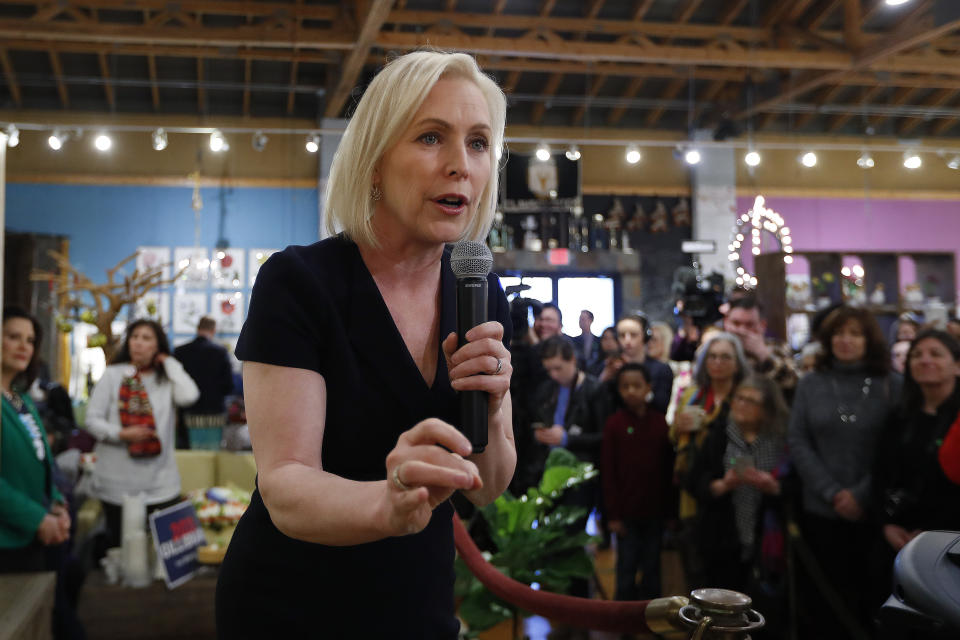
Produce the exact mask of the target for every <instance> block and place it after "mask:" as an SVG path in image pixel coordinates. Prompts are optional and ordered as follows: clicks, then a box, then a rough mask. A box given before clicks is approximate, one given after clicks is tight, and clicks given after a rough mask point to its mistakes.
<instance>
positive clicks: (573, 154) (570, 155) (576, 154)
mask: <svg viewBox="0 0 960 640" xmlns="http://www.w3.org/2000/svg"><path fill="white" fill-rule="evenodd" d="M564 155H566V156H567V160H569V161H570V162H576V161H577V160H579V159H580V149H578V148H577V145H572V146H571V147H570V148H569V149H567V153H566V154H564Z"/></svg>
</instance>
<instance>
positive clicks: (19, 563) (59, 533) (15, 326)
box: [0, 307, 70, 573]
mask: <svg viewBox="0 0 960 640" xmlns="http://www.w3.org/2000/svg"><path fill="white" fill-rule="evenodd" d="M39 339H40V325H39V324H38V323H37V321H36V320H35V319H34V318H32V317H31V316H30V315H29V314H27V313H26V312H25V311H23V310H21V309H16V308H12V307H8V308H6V309H4V311H3V352H2V377H0V383H2V387H3V416H2V423H0V573H13V572H23V571H44V570H46V569H47V568H48V567H47V556H48V554H47V553H46V547H50V546H53V545H59V544H61V543H63V542H65V541H66V540H67V537H68V536H69V533H70V515H69V514H68V512H67V509H66V506H65V505H64V504H63V497H62V496H61V495H60V492H59V491H57V488H56V485H55V484H54V481H53V465H54V462H53V455H52V453H51V452H50V445H49V443H48V441H47V434H46V431H44V428H43V423H42V422H41V421H40V416H39V415H38V414H37V409H36V407H34V405H33V402H31V400H30V397H29V395H27V393H26V390H27V389H28V388H29V387H30V384H31V383H32V382H33V380H34V378H35V377H36V374H37V369H38V368H39V367H38V364H39V363H38V360H39V358H38V356H37V343H38V342H39Z"/></svg>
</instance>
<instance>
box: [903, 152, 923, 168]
mask: <svg viewBox="0 0 960 640" xmlns="http://www.w3.org/2000/svg"><path fill="white" fill-rule="evenodd" d="M922 165H923V160H921V159H920V155H919V154H918V153H916V152H915V151H907V152H906V153H905V154H903V166H904V167H906V168H907V169H919V168H920V167H921V166H922Z"/></svg>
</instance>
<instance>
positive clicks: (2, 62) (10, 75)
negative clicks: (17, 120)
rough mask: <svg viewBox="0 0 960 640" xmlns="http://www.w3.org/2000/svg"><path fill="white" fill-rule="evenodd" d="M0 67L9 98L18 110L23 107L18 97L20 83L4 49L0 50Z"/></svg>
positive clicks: (19, 96)
mask: <svg viewBox="0 0 960 640" xmlns="http://www.w3.org/2000/svg"><path fill="white" fill-rule="evenodd" d="M0 66H2V67H3V77H4V78H5V79H6V81H7V89H8V90H9V91H10V97H11V98H13V104H14V105H16V107H17V108H18V109H19V108H20V107H21V106H22V105H23V101H22V98H21V95H20V83H19V82H18V81H17V72H16V71H15V70H14V68H13V63H11V62H10V55H9V54H8V53H7V50H6V49H3V48H0Z"/></svg>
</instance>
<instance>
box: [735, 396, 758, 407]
mask: <svg viewBox="0 0 960 640" xmlns="http://www.w3.org/2000/svg"><path fill="white" fill-rule="evenodd" d="M733 401H734V402H743V403H745V404H749V405H752V406H754V407H760V406H763V400H757V399H756V398H751V397H750V396H742V395H740V394H739V393H738V394H736V395H735V396H733Z"/></svg>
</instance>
